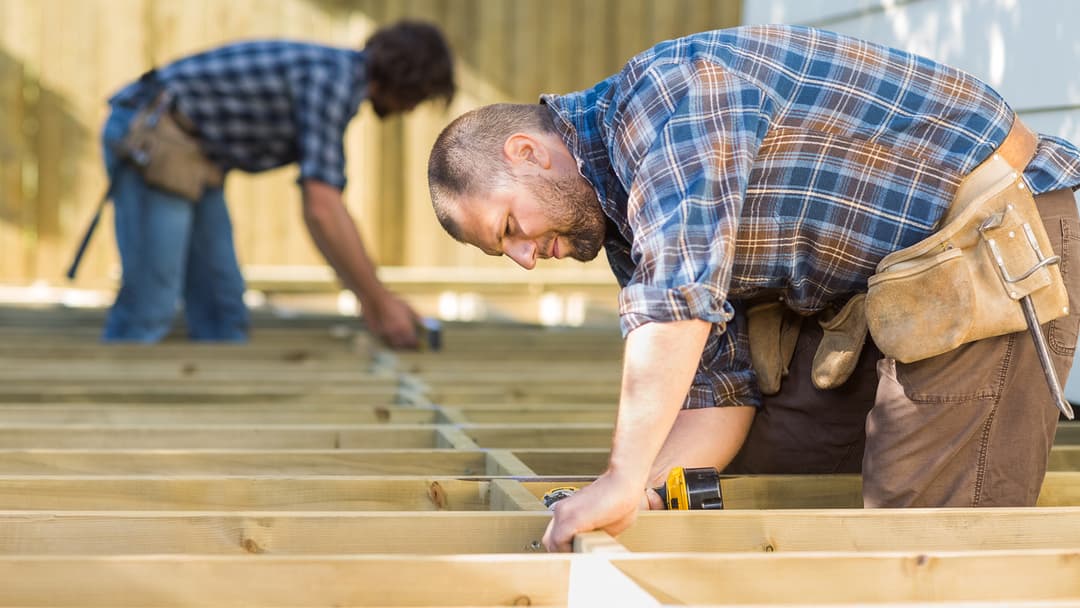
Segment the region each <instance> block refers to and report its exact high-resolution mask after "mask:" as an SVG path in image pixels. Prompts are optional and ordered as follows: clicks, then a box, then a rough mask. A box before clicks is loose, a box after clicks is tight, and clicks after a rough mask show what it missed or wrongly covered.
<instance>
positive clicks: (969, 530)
mask: <svg viewBox="0 0 1080 608" xmlns="http://www.w3.org/2000/svg"><path fill="white" fill-rule="evenodd" d="M1077 522H1080V507H1060V508H1054V509H1028V508H1016V509H978V508H968V509H959V508H952V509H790V510H758V511H755V510H732V511H709V512H705V511H683V512H667V511H649V512H643V513H640V514H639V515H638V519H637V522H636V523H635V524H634V525H633V526H631V527H630V528H629V529H628V530H626V531H625V532H623V533H622V534H620V535H619V542H620V543H622V544H623V545H624V546H626V547H627V548H628V549H629V550H630V551H633V552H639V553H640V552H697V551H700V552H747V553H782V552H790V551H833V552H841V551H1001V550H1016V549H1068V548H1071V547H1076V546H1080V526H1078V525H1076V524H1077Z"/></svg>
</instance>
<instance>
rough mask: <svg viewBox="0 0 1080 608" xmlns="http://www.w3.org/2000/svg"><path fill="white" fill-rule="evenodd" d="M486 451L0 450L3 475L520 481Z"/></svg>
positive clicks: (0, 468) (519, 470)
mask: <svg viewBox="0 0 1080 608" xmlns="http://www.w3.org/2000/svg"><path fill="white" fill-rule="evenodd" d="M521 474H523V470H522V469H518V470H515V471H510V470H507V469H498V470H496V471H492V469H491V464H490V454H489V453H487V452H485V451H484V450H434V449H431V450H425V449H410V450H396V449H382V450H379V449H375V450H364V449H324V450H319V449H313V450H290V449H265V450H242V449H217V450H213V449H211V450H169V449H142V450H110V449H102V450H78V449H76V450H48V449H45V450H42V449H26V450H18V449H11V450H0V475H33V476H45V475H69V476H70V475H110V476H121V475H177V476H179V475H239V476H249V475H293V476H298V475H346V476H357V475H380V476H381V475H394V476H405V475H418V476H428V475H461V476H468V477H473V476H477V475H521Z"/></svg>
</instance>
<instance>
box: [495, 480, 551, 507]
mask: <svg viewBox="0 0 1080 608" xmlns="http://www.w3.org/2000/svg"><path fill="white" fill-rule="evenodd" d="M491 510H492V511H543V512H545V513H546V512H547V508H546V507H544V504H543V503H542V502H540V501H539V500H537V499H536V497H535V496H533V495H532V494H531V493H529V491H528V490H526V489H525V488H523V487H522V486H521V483H519V482H517V481H514V480H512V479H493V480H491Z"/></svg>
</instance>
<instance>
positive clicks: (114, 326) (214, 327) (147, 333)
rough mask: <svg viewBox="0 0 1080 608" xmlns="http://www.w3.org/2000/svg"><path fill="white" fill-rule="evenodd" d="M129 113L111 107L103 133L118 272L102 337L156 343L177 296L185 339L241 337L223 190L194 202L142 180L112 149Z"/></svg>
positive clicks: (240, 282) (242, 321)
mask: <svg viewBox="0 0 1080 608" xmlns="http://www.w3.org/2000/svg"><path fill="white" fill-rule="evenodd" d="M135 112H136V110H133V109H131V108H126V107H121V106H113V108H112V112H111V114H110V115H109V119H108V121H106V123H105V128H104V130H103V132H102V143H103V146H104V158H105V169H106V171H107V172H108V175H109V179H111V180H112V184H113V185H112V200H113V207H114V209H115V214H114V215H115V218H116V245H117V247H118V249H119V250H120V261H121V266H122V270H123V278H122V283H121V286H120V292H119V293H118V294H117V296H116V302H115V303H114V304H113V306H112V308H111V309H110V310H109V313H108V316H107V317H106V320H105V330H104V332H103V334H102V340H104V341H106V342H157V341H159V340H161V339H162V338H163V337H165V335H166V334H167V333H168V332H169V328H170V326H171V325H172V321H173V318H174V317H175V315H176V311H177V307H178V305H179V304H180V303H181V299H182V302H183V309H184V313H185V318H186V320H187V328H188V335H189V337H190V338H191V339H193V340H214V341H243V340H246V339H247V330H248V311H247V308H246V306H245V305H244V300H243V296H244V278H243V276H242V275H241V274H240V266H239V264H238V263H237V260H236V251H235V249H234V247H233V238H232V223H231V222H230V220H229V211H228V208H227V207H226V206H225V194H224V191H223V190H222V189H221V188H214V189H208V190H207V191H206V193H205V194H204V195H203V197H202V200H200V201H199V202H198V203H197V204H193V203H191V202H188V201H186V200H184V199H182V198H180V197H178V196H175V195H173V194H169V193H167V192H163V191H161V190H158V189H157V188H152V187H150V186H149V185H147V183H146V182H145V181H144V180H143V178H142V176H141V175H140V174H139V172H138V171H136V170H135V168H134V167H132V166H131V164H130V163H128V162H127V161H124V160H123V159H120V158H118V157H117V156H116V154H115V153H114V152H113V148H114V146H115V145H116V143H117V142H118V141H119V140H120V139H122V138H123V137H124V135H125V134H126V133H127V131H128V128H129V126H130V124H131V120H132V119H133V118H134V116H135Z"/></svg>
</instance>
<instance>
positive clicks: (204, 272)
mask: <svg viewBox="0 0 1080 608" xmlns="http://www.w3.org/2000/svg"><path fill="white" fill-rule="evenodd" d="M184 313H185V315H186V318H187V325H188V335H189V336H190V337H191V339H193V340H220V341H243V340H246V339H247V330H248V310H247V307H246V306H245V305H244V277H243V275H241V274H240V265H239V263H238V262H237V259H236V250H235V248H234V247H233V234H232V222H231V221H230V220H229V209H228V207H227V206H226V205H225V194H224V192H223V190H222V189H221V188H213V189H210V190H208V191H207V192H206V195H205V196H203V199H202V201H200V202H199V204H198V205H196V206H195V217H194V221H193V224H192V228H191V243H190V245H189V251H188V260H187V280H186V282H185V285H184Z"/></svg>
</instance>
